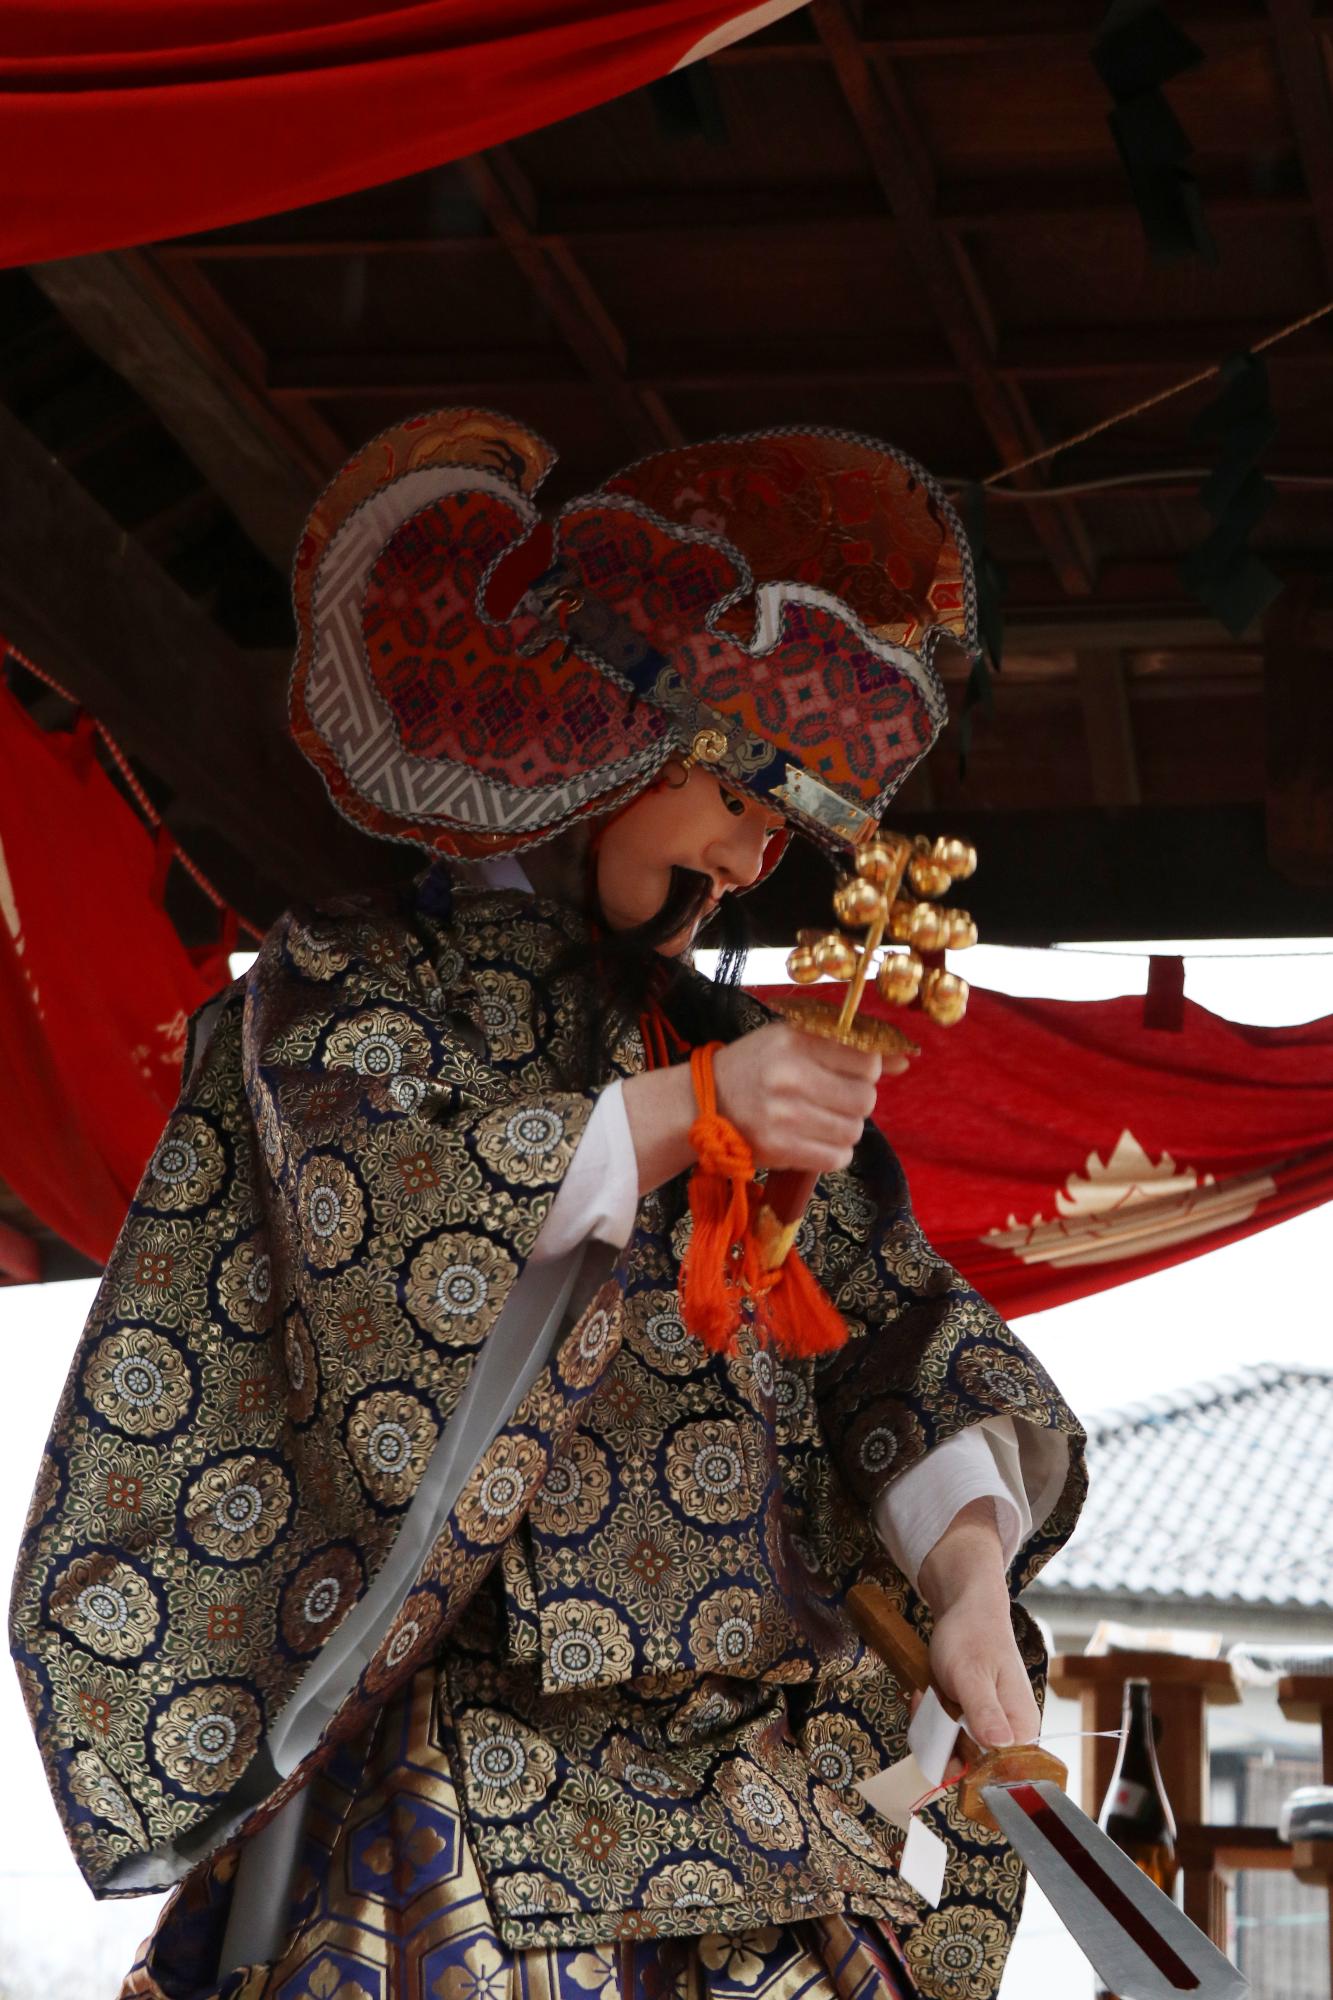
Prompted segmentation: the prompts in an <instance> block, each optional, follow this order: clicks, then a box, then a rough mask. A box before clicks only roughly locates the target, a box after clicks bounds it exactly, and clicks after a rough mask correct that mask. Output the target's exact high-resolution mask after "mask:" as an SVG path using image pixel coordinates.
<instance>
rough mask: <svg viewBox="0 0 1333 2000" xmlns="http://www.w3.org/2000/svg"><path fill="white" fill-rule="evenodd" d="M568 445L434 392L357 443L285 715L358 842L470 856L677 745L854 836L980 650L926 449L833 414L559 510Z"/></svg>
mask: <svg viewBox="0 0 1333 2000" xmlns="http://www.w3.org/2000/svg"><path fill="white" fill-rule="evenodd" d="M553 459H554V453H553V452H552V451H551V449H550V447H549V446H547V445H545V444H543V443H542V441H541V440H540V439H538V438H536V437H534V436H533V435H532V434H531V433H530V432H528V431H527V430H525V429H524V428H523V427H522V426H521V425H519V424H517V423H515V422H513V421H512V420H511V419H508V418H505V417H502V416H497V415H495V414H493V413H491V412H487V411H476V410H445V411H440V412H437V413H435V414H433V415H429V416H424V417H419V418H414V419H411V420H410V421H408V422H407V423H403V424H399V425H396V426H394V427H393V428H392V429H391V430H388V431H385V432H384V433H382V434H381V435H380V436H379V437H378V438H375V439H374V440H372V441H371V443H370V444H368V445H366V446H365V447H364V448H363V449H362V450H361V451H360V452H358V453H357V454H356V455H355V456H354V457H353V458H352V459H351V460H350V461H349V462H348V464H347V465H346V466H345V467H344V468H343V470H342V471H341V472H340V473H339V474H338V475H337V477H336V478H335V479H334V481H333V482H332V484H331V485H330V486H329V487H328V489H327V490H326V491H325V493H324V494H323V495H321V497H320V499H319V501H318V502H317V503H316V506H315V508H314V510H313V512H312V514H311V517H310V521H309V524H308V526H307V529H306V532H305V535H304V536H303V538H302V542H301V545H300V548H299V550H298V552H297V558H296V565H295V572H294V581H293V596H294V601H295V607H296V616H297V627H298V645H297V653H296V661H295V666H294V669H293V674H292V684H291V697H290V705H291V720H292V730H293V734H294V736H295V739H296V741H297V743H298V745H299V746H300V748H301V749H302V750H303V751H304V752H305V754H306V755H307V757H309V758H310V760H311V762H312V763H313V764H314V765H315V767H316V769H317V770H318V771H319V772H320V774H321V776H322V778H323V779H324V782H325V784H326V786H327V787H328V790H329V792H330V795H331V796H332V798H333V800H334V803H335V804H336V805H337V806H338V807H339V808H340V810H342V811H343V812H344V813H346V814H347V815H348V816H349V817H350V818H352V819H354V820H355V821H357V822H358V823H359V824H360V825H362V826H364V827H366V828H367V829H368V830H369V831H371V832H373V833H377V834H380V835H383V836H385V837H388V838H391V839H400V840H410V841H415V842H418V843H420V844H421V845H423V846H426V847H428V848H431V849H434V850H436V851H438V852H442V853H453V854H458V855H465V856H477V855H486V854H498V853H505V852H512V851H515V850H517V849H521V848H523V847H526V846H531V845H533V844H535V843H537V842H539V841H543V840H547V839H549V838H551V837H552V836H553V835H554V834H556V833H557V832H559V831H560V830H561V829H562V828H563V827H565V826H568V825H571V824H574V823H576V822H577V821H578V820H580V819H583V818H586V817H589V816H601V815H603V814H605V813H607V812H609V811H611V810H612V809H614V808H615V807H617V806H619V805H623V804H625V803H627V802H628V801H629V800H630V799H632V798H633V797H635V796H636V795H637V793H639V792H641V791H642V790H644V789H645V787H646V786H647V785H648V784H650V783H651V782H652V780H653V778H654V776H655V775H656V774H657V772H658V771H659V770H660V769H661V766H662V765H663V764H664V763H665V762H666V760H667V758H668V757H670V756H673V755H680V754H690V753H693V754H695V755H696V756H699V757H700V759H701V761H702V760H703V759H702V752H701V751H700V750H699V749H698V747H697V746H699V745H700V744H704V745H706V746H707V747H708V749H709V752H710V755H709V757H708V759H707V760H706V761H708V762H709V764H710V767H711V768H712V769H714V770H715V771H716V773H717V775H718V776H719V777H720V778H722V779H723V780H724V781H725V782H726V783H727V784H729V785H731V786H733V787H736V788H738V789H740V790H743V791H745V792H747V793H749V794H750V795H751V796H753V797H756V798H758V799H760V800H762V801H763V802H765V803H766V804H768V805H771V806H773V807H776V808H777V809H778V810H779V811H780V812H781V813H782V814H783V816H784V817H785V818H787V819H788V820H789V821H790V822H791V823H792V824H793V825H797V826H800V827H802V828H804V829H805V831H807V832H808V833H809V834H810V835H811V836H812V837H813V838H814V839H815V840H816V841H818V842H819V843H820V844H821V845H822V846H824V847H825V848H828V849H830V850H834V851H840V852H843V853H845V851H846V849H847V848H848V847H850V846H854V845H855V844H856V843H857V842H858V841H862V840H864V839H865V838H867V837H868V836H869V835H870V833H871V832H872V831H873V829H874V828H875V826H876V825H877V823H878V820H879V816H880V813H881V812H882V810H883V807H884V805H885V803H886V801H887V800H888V798H889V797H890V796H891V794H892V793H893V792H894V791H895V790H896V789H897V787H898V785H899V784H901V782H902V780H903V779H904V778H905V777H906V776H907V774H908V772H909V771H910V770H911V769H912V767H913V765H914V764H915V763H916V762H917V761H918V759H919V758H920V757H921V756H922V755H924V753H925V751H926V750H927V749H928V748H929V747H930V744H931V743H932V742H933V740H934V738H935V737H936V735H937V734H938V732H939V730H940V729H941V727H942V726H943V723H944V720H945V716H946V708H945V700H944V690H943V685H942V683H941V681H940V678H939V675H938V673H937V672H936V670H935V667H934V664H933V657H934V653H935V651H936V648H937V646H938V645H939V644H940V643H942V642H943V641H945V640H952V641H955V642H957V643H959V644H961V645H963V646H964V647H966V648H968V649H970V650H975V645H976V613H975V603H974V593H973V586H972V567H971V559H970V555H969V552H968V548H967V542H966V538H965V536H964V535H963V531H962V528H961V526H960V524H959V522H958V519H957V517H956V515H955V514H954V511H953V508H952V506H951V505H950V503H949V501H948V499H947V498H946V497H945V495H944V494H943V493H942V492H941V490H940V489H939V487H938V486H937V485H936V484H935V482H934V481H933V480H931V479H930V478H929V476H928V475H927V474H926V473H925V472H923V471H922V469H921V468H920V467H919V466H917V465H915V464H914V463H913V462H912V461H911V460H910V459H907V458H905V457H903V456H902V454H900V453H898V452H895V451H893V450H892V448H891V447H889V446H887V445H884V444H880V443H878V442H877V441H875V440H873V439H869V438H860V437H855V436H853V435H851V434H848V433H844V432H834V431H821V430H815V429H809V430H800V429H791V430H785V431H772V432H767V433H763V434H758V435H754V436H749V437H740V438H722V439H717V440H713V441H712V442H710V443H707V444H703V445H697V446H687V447H683V448H681V449H679V450H675V451H667V452H661V453H658V454H656V455H655V456H653V457H651V458H647V459H643V460H640V461H639V462H637V463H636V464H634V465H631V466H629V467H627V468H626V469H625V470H624V471H623V472H621V473H618V474H616V475H615V477H614V478H612V479H610V480H608V481H607V482H606V484H605V485H604V486H603V487H602V488H601V489H599V490H598V491H596V492H594V493H592V494H589V495H586V496H584V497H582V498H580V499H577V500H573V501H570V502H568V503H567V504H566V505H565V506H564V507H562V508H561V509H560V510H559V512H558V514H557V515H556V516H555V517H554V519H553V520H551V521H550V522H546V521H543V520H542V519H541V517H540V516H539V514H538V511H537V507H536V504H535V499H534V495H535V494H536V491H537V489H538V487H539V486H540V484H541V482H542V480H543V479H544V477H545V476H546V474H547V472H548V471H549V469H550V466H551V464H552V462H553Z"/></svg>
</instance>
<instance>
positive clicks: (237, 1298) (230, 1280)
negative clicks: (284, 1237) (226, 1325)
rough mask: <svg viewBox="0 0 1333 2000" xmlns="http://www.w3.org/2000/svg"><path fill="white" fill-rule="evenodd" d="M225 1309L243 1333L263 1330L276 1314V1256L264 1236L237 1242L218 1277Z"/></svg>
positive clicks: (219, 1296)
mask: <svg viewBox="0 0 1333 2000" xmlns="http://www.w3.org/2000/svg"><path fill="white" fill-rule="evenodd" d="M218 1298H219V1299H220V1300H221V1302H222V1310H223V1311H224V1312H225V1313H226V1315H227V1317H228V1319H229V1320H230V1321H231V1322H232V1324H233V1325H234V1326H238V1327H240V1329H241V1331H242V1332H243V1333H263V1332H264V1331H265V1329H266V1328H267V1327H268V1325H269V1323H270V1321H271V1320H272V1318H273V1260H272V1258H271V1257H270V1256H269V1253H268V1249H267V1247H266V1245H265V1244H264V1241H263V1239H262V1238H261V1237H258V1236H254V1237H250V1238H249V1239H248V1240H247V1241H246V1242H244V1243H239V1244H237V1246H236V1248H235V1249H234V1250H233V1251H232V1252H231V1255H230V1256H229V1257H225V1258H224V1259H223V1263H222V1275H221V1276H220V1277H219V1279H218Z"/></svg>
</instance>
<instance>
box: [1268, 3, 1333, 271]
mask: <svg viewBox="0 0 1333 2000" xmlns="http://www.w3.org/2000/svg"><path fill="white" fill-rule="evenodd" d="M1268 18H1269V20H1270V22H1271V23H1272V32H1273V37H1274V45H1275V54H1276V56H1277V67H1278V73H1279V74H1280V76H1281V78H1282V88H1283V90H1284V92H1285V94H1286V99H1287V108H1288V110H1289V111H1290V113H1291V122H1292V125H1293V127H1294V129H1295V133H1296V147H1297V151H1298V152H1299V153H1300V156H1301V167H1302V169H1303V171H1304V174H1305V185H1306V188H1307V190H1308V192H1309V195H1310V199H1311V201H1312V202H1313V204H1314V223H1315V230H1316V233H1317V235H1318V237H1319V248H1320V252H1321V254H1322V256H1323V261H1324V276H1325V278H1327V279H1328V280H1329V282H1330V284H1333V102H1331V101H1330V94H1329V80H1328V64H1329V59H1330V48H1329V22H1328V21H1327V19H1325V20H1322V21H1320V20H1316V19H1315V14H1314V9H1313V7H1312V6H1311V5H1310V0H1268Z"/></svg>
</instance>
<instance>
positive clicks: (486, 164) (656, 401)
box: [459, 147, 684, 451]
mask: <svg viewBox="0 0 1333 2000" xmlns="http://www.w3.org/2000/svg"><path fill="white" fill-rule="evenodd" d="M459 166H460V170H461V172H462V174H463V177H464V179H465V181H466V182H467V185H468V187H469V188H470V189H471V191H472V194H473V196H474V198H475V200H476V201H477V202H478V204H479V205H480V207H481V208H482V210H483V211H484V213H485V215H486V217H487V219H488V221H489V222H490V224H491V227H492V228H493V229H494V231H495V233H496V235H497V236H498V237H499V239H500V241H501V243H503V245H504V247H505V249H506V250H507V251H508V252H509V255H510V257H511V258H512V259H513V261H514V263H515V264H516V265H517V266H518V268H519V270H520V271H521V272H522V273H523V276H524V277H525V278H526V279H527V281H528V283H529V284H530V285H531V287H532V289H533V291H534V292H535V293H536V295H537V297H538V298H539V299H540V300H541V302H542V304H543V305H544V306H545V307H546V309H547V311H548V312H549V313H550V315H551V318H552V319H553V320H554V322H555V324H556V326H557V327H558V328H559V329H560V332H561V334H562V335H563V336H564V339H565V340H566V342H567V343H568V345H569V347H570V349H571V351H572V352H573V354H574V355H575V356H576V357H577V359H578V361H579V363H580V365H581V366H582V367H583V369H584V370H585V372H586V373H587V375H588V376H589V377H590V379H591V380H592V381H593V382H595V383H596V384H597V385H598V387H599V388H600V389H601V390H602V391H603V393H604V394H605V396H606V398H607V401H608V403H609V405H610V407H611V408H612V409H613V410H614V411H615V412H616V414H617V415H618V416H619V417H620V419H621V421H622V422H623V423H624V425H625V427H626V429H627V431H628V432H629V435H630V437H631V438H632V439H633V440H634V442H635V444H636V445H637V446H640V447H645V448H646V449H648V450H650V451H651V450H656V449H657V448H658V447H659V446H661V445H664V444H666V445H676V444H682V443H683V442H684V433H683V432H682V431H681V430H680V428H679V427H678V425H677V424H676V423H675V421H674V419H673V418H672V416H671V414H670V412H669V411H668V409H667V407H666V404H665V403H664V402H663V400H662V397H661V396H660V394H659V393H658V392H657V391H656V390H655V389H652V388H649V387H645V386H641V385H640V386H636V385H635V384H634V383H632V382H631V381H630V380H629V357H628V352H627V349H626V345H625V339H624V336H623V334H622V333H621V332H620V329H619V328H618V327H617V326H616V324H615V322H614V320H613V319H612V318H611V315H610V314H609V313H608V312H607V310H606V308H605V306H604V305H603V304H602V302H601V300H600V299H599V297H598V296H597V293H596V291H595V289H594V287H593V285H592V284H591V282H590V281H589V279H588V277H587V275H586V273H585V272H584V271H583V270H582V268H581V267H580V265H579V263H578V260H577V258H576V257H575V255H574V253H573V251H572V250H571V249H570V248H569V247H568V246H567V245H563V244H562V245H559V246H557V245H554V244H548V245H546V246H543V245H542V244H541V243H539V242H538V241H537V236H536V215H537V202H536V197H535V195H534V193H533V191H532V189H531V187H530V186H529V184H528V183H527V180H526V178H525V176H524V175H523V174H522V172H521V170H520V168H519V167H518V165H517V162H516V161H515V160H514V159H513V157H512V155H510V154H509V153H508V152H507V151H506V150H505V148H504V147H493V148H492V149H491V151H490V152H489V153H486V154H480V153H479V154H476V155H474V156H473V157H472V158H471V159H466V160H462V161H460V163H459Z"/></svg>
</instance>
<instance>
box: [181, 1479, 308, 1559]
mask: <svg viewBox="0 0 1333 2000" xmlns="http://www.w3.org/2000/svg"><path fill="white" fill-rule="evenodd" d="M291 1505H292V1487H291V1481H290V1479H289V1478H288V1476H287V1474H286V1473H285V1472H284V1471H283V1469H282V1467H281V1465H279V1464H278V1463H277V1461H276V1460H275V1459H271V1458H250V1457H244V1458H225V1459H222V1460H220V1461H219V1462H218V1464H216V1465H210V1466H209V1467H208V1468H207V1470H206V1471H204V1472H201V1473H200V1475H199V1477H198V1478H197V1479H196V1480H195V1481H194V1483H193V1485H192V1486H190V1487H189V1489H188V1490H187V1492H186V1495H185V1504H184V1506H183V1508H182V1510H181V1525H182V1526H183V1528H184V1530H185V1533H186V1535H187V1536H188V1537H189V1539H190V1540H191V1541H192V1542H193V1543H194V1544H195V1546H196V1547H197V1548H200V1549H203V1550H204V1551H205V1552H206V1553H207V1554H208V1555H210V1556H220V1557H221V1558H222V1560H223V1561H224V1562H250V1561H252V1560H253V1558H254V1557H255V1556H257V1555H258V1554H259V1552H260V1550H261V1549H266V1548H268V1547H269V1545H270V1544H271V1543H272V1542H274V1541H275V1540H276V1539H277V1537H278V1535H279V1534H280V1533H281V1531H282V1529H283V1528H284V1527H285V1526H286V1524H287V1517H288V1515H289V1513H290V1512H291Z"/></svg>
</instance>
